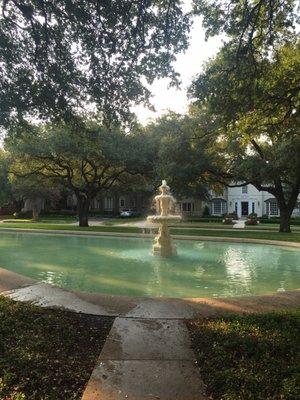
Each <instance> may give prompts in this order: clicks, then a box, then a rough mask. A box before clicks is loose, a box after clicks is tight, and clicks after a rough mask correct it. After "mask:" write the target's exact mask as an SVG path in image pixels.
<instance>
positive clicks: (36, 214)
mask: <svg viewBox="0 0 300 400" xmlns="http://www.w3.org/2000/svg"><path fill="white" fill-rule="evenodd" d="M39 215H40V209H39V207H36V206H33V207H32V219H33V220H34V221H37V220H38V219H39Z"/></svg>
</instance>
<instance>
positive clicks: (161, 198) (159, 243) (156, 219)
mask: <svg viewBox="0 0 300 400" xmlns="http://www.w3.org/2000/svg"><path fill="white" fill-rule="evenodd" d="M159 190H160V194H159V195H158V196H155V198H154V200H155V204H156V212H157V213H159V215H149V217H148V218H147V220H148V221H149V222H152V223H154V224H159V230H158V235H157V236H156V237H155V240H154V245H153V254H154V255H158V256H162V257H171V256H174V255H176V254H177V252H176V246H175V245H173V244H172V239H171V235H170V231H169V223H170V222H174V221H179V220H180V219H181V216H180V215H173V214H170V212H171V209H172V207H173V206H174V205H175V203H176V201H175V199H174V197H173V196H172V195H171V194H170V188H169V186H168V185H167V182H166V181H165V180H163V181H162V184H161V186H160V187H159Z"/></svg>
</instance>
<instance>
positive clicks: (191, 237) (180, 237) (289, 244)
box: [0, 228, 300, 249]
mask: <svg viewBox="0 0 300 400" xmlns="http://www.w3.org/2000/svg"><path fill="white" fill-rule="evenodd" d="M0 232H9V233H11V232H16V233H28V234H44V235H55V236H56V235H65V236H90V237H101V236H108V237H118V238H128V237H130V238H144V239H146V238H153V237H154V236H155V235H153V234H150V233H132V232H92V231H69V230H52V229H51V230H48V229H31V228H0ZM172 238H173V239H175V240H192V241H198V240H201V241H208V242H226V243H228V242H234V243H253V244H268V245H273V246H285V247H293V248H299V249H300V243H298V242H289V241H284V240H270V239H254V238H241V237H228V236H201V235H199V236H198V235H197V236H196V235H172Z"/></svg>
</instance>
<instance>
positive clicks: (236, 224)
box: [233, 219, 246, 229]
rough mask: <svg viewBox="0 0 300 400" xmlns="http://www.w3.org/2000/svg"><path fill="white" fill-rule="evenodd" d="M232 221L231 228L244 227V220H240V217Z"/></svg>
mask: <svg viewBox="0 0 300 400" xmlns="http://www.w3.org/2000/svg"><path fill="white" fill-rule="evenodd" d="M233 222H234V224H233V229H245V226H246V225H245V222H246V221H245V220H242V219H238V220H236V221H233Z"/></svg>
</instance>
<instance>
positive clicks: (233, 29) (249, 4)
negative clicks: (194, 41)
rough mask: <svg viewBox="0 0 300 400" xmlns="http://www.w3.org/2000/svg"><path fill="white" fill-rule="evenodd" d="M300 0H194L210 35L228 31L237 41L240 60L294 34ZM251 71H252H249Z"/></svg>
mask: <svg viewBox="0 0 300 400" xmlns="http://www.w3.org/2000/svg"><path fill="white" fill-rule="evenodd" d="M297 3H298V2H297V1H296V0H285V1H282V0H214V1H210V0H194V12H195V14H199V15H201V16H202V19H203V26H204V28H205V29H206V36H207V37H210V36H215V35H217V34H221V33H223V34H226V37H227V41H229V42H231V43H235V45H236V50H237V51H236V54H235V55H236V57H237V58H236V61H237V62H238V58H239V57H243V56H245V55H247V56H248V57H249V58H251V60H252V62H254V63H255V59H256V57H257V56H258V55H260V56H262V55H266V54H268V52H269V51H270V49H272V48H274V47H276V46H278V45H283V44H284V43H286V41H287V40H289V39H290V36H293V34H294V31H295V24H296V23H297V22H298V21H299V16H298V15H297V10H296V8H297ZM249 72H250V71H248V73H249Z"/></svg>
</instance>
